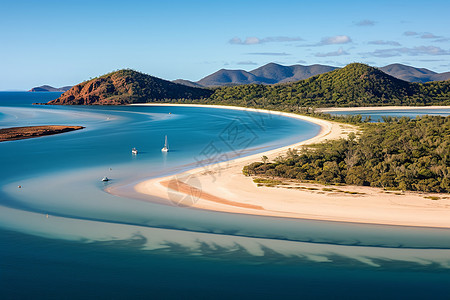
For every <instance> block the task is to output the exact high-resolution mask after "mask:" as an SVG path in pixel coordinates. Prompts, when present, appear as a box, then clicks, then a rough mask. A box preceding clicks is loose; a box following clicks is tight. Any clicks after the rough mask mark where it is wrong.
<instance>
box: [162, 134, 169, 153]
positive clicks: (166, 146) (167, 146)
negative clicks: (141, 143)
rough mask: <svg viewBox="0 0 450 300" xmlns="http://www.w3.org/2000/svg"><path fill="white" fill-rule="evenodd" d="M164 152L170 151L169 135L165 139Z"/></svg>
mask: <svg viewBox="0 0 450 300" xmlns="http://www.w3.org/2000/svg"><path fill="white" fill-rule="evenodd" d="M161 151H162V152H169V144H167V135H166V139H165V141H164V147H163V148H162V149H161Z"/></svg>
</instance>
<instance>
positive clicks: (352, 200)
mask: <svg viewBox="0 0 450 300" xmlns="http://www.w3.org/2000/svg"><path fill="white" fill-rule="evenodd" d="M151 105H153V104H151ZM164 105H165V104H164ZM189 106H197V105H189ZM207 107H218V106H207ZM221 108H231V109H239V110H250V109H246V108H239V107H227V106H225V107H221ZM406 108H407V109H409V107H398V108H397V107H396V108H393V107H383V109H406ZM427 108H430V107H427ZM360 109H361V108H354V110H360ZM371 109H373V108H371ZM346 110H347V111H348V110H350V109H349V108H346ZM257 111H260V112H265V113H274V114H279V115H284V116H286V117H292V118H298V119H301V120H306V121H309V122H313V123H315V124H318V125H319V126H320V127H321V130H320V132H319V134H318V135H317V136H315V137H314V138H311V139H309V140H307V141H303V142H299V143H296V144H293V145H289V146H286V147H282V148H279V149H275V150H271V151H267V152H264V153H259V154H255V155H251V156H247V157H242V158H238V159H235V160H231V161H227V162H221V163H217V164H213V165H209V166H206V167H201V168H197V169H194V170H190V171H188V172H184V173H181V174H177V175H173V176H167V177H162V178H154V179H149V180H144V181H142V182H139V183H137V184H136V185H135V186H134V190H135V191H136V192H137V193H138V194H139V195H140V196H139V199H141V200H147V201H154V199H159V201H161V199H162V201H163V203H165V204H167V205H178V206H184V207H186V209H203V210H213V211H219V212H226V213H237V214H251V215H259V216H271V217H282V218H299V219H311V220H326V221H337V222H353V223H366V224H383V225H400V226H420V227H437V228H450V218H449V215H450V198H449V196H448V194H427V193H419V192H399V191H385V190H383V189H380V188H372V187H361V186H339V187H330V186H323V185H319V184H310V183H309V184H308V183H292V184H290V185H287V186H286V187H265V186H257V184H256V183H254V182H253V178H252V177H247V176H244V175H243V174H242V168H243V167H244V166H245V165H247V164H249V163H252V162H255V161H261V157H262V156H263V155H265V156H267V157H268V158H269V160H273V159H274V158H275V157H277V156H279V155H283V154H284V153H285V152H286V151H287V150H288V149H290V148H291V149H292V148H299V147H302V146H305V145H308V144H313V143H319V142H323V141H326V140H332V139H338V138H345V137H346V136H348V134H349V133H350V132H354V133H358V128H357V127H356V126H352V125H348V124H341V123H336V122H330V121H325V120H321V119H315V118H311V117H306V116H301V115H296V114H288V113H280V112H269V111H264V110H257ZM108 191H109V192H110V193H112V194H114V193H116V192H117V191H116V190H115V188H110V189H109V190H108ZM122 195H123V194H122Z"/></svg>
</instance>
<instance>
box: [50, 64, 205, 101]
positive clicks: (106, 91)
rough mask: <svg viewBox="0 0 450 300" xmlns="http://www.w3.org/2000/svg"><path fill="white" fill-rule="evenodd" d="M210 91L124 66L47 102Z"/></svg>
mask: <svg viewBox="0 0 450 300" xmlns="http://www.w3.org/2000/svg"><path fill="white" fill-rule="evenodd" d="M212 93H213V92H212V91H211V90H207V89H202V88H195V87H188V86H185V85H181V84H176V83H173V82H170V81H167V80H163V79H160V78H156V77H153V76H150V75H146V74H143V73H140V72H136V71H133V70H129V69H126V70H119V71H116V72H112V73H109V74H106V75H103V76H101V77H97V78H94V79H92V80H89V81H85V82H82V83H80V84H77V85H76V86H74V87H72V88H71V89H70V90H69V91H67V92H65V93H64V94H62V95H61V97H59V98H58V99H55V100H53V101H50V102H49V103H48V104H69V105H90V104H94V105H98V104H101V105H103V104H108V105H119V104H130V103H143V102H151V101H155V100H161V99H164V98H170V99H202V98H207V97H209V96H210V95H211V94H212Z"/></svg>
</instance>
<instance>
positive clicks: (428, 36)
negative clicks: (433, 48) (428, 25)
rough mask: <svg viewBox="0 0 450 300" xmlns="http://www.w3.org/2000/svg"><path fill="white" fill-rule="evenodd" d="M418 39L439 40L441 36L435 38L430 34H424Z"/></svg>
mask: <svg viewBox="0 0 450 300" xmlns="http://www.w3.org/2000/svg"><path fill="white" fill-rule="evenodd" d="M420 38H421V39H439V38H442V36H437V35H434V34H432V33H430V32H425V33H423V34H422V35H421V36H420Z"/></svg>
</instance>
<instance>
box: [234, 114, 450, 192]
mask: <svg viewBox="0 0 450 300" xmlns="http://www.w3.org/2000/svg"><path fill="white" fill-rule="evenodd" d="M385 121H386V122H382V123H375V124H373V123H372V124H365V125H362V129H363V131H362V134H361V136H360V137H358V138H357V137H356V135H354V134H350V135H349V137H348V138H347V139H339V140H334V141H328V142H325V143H321V144H315V145H308V146H307V147H304V148H302V149H299V150H295V149H290V150H289V151H288V152H287V153H286V154H285V155H284V156H280V157H278V158H277V159H275V161H273V162H267V161H266V162H265V163H264V162H254V163H252V164H249V165H247V166H245V167H244V170H243V172H244V174H246V175H250V176H258V177H259V178H261V177H263V178H269V179H271V180H277V178H290V179H297V180H300V181H312V182H318V183H322V184H337V185H341V184H349V185H361V186H372V187H380V188H385V189H394V190H410V191H423V192H440V193H448V192H450V117H441V116H423V117H418V118H417V119H409V118H406V117H403V118H387V119H386V120H385Z"/></svg>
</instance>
